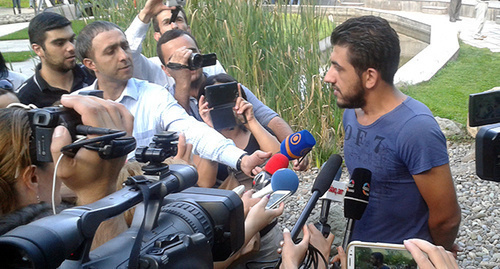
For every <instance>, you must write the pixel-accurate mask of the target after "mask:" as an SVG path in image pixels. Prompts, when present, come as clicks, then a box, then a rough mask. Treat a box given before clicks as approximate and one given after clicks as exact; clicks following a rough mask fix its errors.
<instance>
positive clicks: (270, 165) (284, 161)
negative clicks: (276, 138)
mask: <svg viewBox="0 0 500 269" xmlns="http://www.w3.org/2000/svg"><path fill="white" fill-rule="evenodd" d="M288 163H289V160H288V158H287V157H286V156H285V155H283V154H281V153H276V154H274V155H273V156H272V157H271V158H270V159H269V161H267V163H266V166H264V169H265V170H266V172H268V173H269V174H271V175H272V174H274V172H276V170H278V169H281V168H287V167H288Z"/></svg>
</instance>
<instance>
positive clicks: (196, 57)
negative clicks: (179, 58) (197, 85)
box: [188, 53, 203, 69]
mask: <svg viewBox="0 0 500 269" xmlns="http://www.w3.org/2000/svg"><path fill="white" fill-rule="evenodd" d="M188 64H189V67H190V68H191V69H198V68H201V66H202V64H203V57H202V56H201V54H199V53H193V54H191V58H189V61H188Z"/></svg>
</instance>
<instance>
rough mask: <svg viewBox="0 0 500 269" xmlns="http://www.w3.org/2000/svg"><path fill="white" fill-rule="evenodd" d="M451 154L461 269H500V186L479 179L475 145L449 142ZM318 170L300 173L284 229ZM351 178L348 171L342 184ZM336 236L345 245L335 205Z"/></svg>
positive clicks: (289, 225) (315, 217) (315, 215)
mask: <svg viewBox="0 0 500 269" xmlns="http://www.w3.org/2000/svg"><path fill="white" fill-rule="evenodd" d="M448 154H449V156H450V164H451V171H452V175H453V177H454V179H455V184H456V189H457V196H458V201H459V203H460V207H461V208H462V223H461V225H460V231H459V235H458V238H457V240H456V243H457V244H458V245H459V246H460V247H461V248H462V252H459V254H458V263H459V266H460V268H495V269H500V199H499V193H500V183H497V182H492V181H486V180H482V179H480V178H479V177H477V176H476V171H475V157H474V154H475V153H474V141H473V140H472V139H469V140H466V141H461V142H448ZM317 174H318V169H317V168H313V169H310V170H309V171H307V172H300V173H299V178H300V182H301V183H300V186H299V189H298V190H297V192H296V193H295V194H294V195H293V196H291V197H290V198H288V199H287V201H286V205H285V212H284V214H283V215H282V217H281V218H280V222H279V223H280V224H281V226H282V228H284V227H287V228H288V229H290V230H291V229H292V228H293V225H294V224H295V222H296V220H297V218H298V216H299V215H300V213H301V212H302V210H303V208H304V206H305V204H306V203H307V200H308V199H309V196H310V189H311V186H312V184H313V182H314V180H315V179H316V176H317ZM347 179H348V175H347V172H346V169H345V168H344V173H343V176H342V179H341V180H342V181H347ZM319 204H320V203H318V205H317V206H316V208H315V209H314V210H313V213H312V214H311V217H310V218H309V220H308V223H310V222H316V221H317V220H318V218H319V214H320V208H321V206H320V205H319ZM329 221H330V225H331V226H332V233H333V234H335V235H336V239H335V242H334V246H338V245H340V244H341V242H342V237H343V234H344V229H345V222H346V221H345V219H344V217H343V208H342V205H341V204H340V203H332V206H331V210H330V215H329Z"/></svg>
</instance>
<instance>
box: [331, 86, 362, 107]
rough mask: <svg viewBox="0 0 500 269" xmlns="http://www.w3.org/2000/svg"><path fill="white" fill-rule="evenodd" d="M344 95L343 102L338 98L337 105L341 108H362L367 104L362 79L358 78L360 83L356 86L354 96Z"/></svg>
mask: <svg viewBox="0 0 500 269" xmlns="http://www.w3.org/2000/svg"><path fill="white" fill-rule="evenodd" d="M334 88H335V86H334ZM342 97H343V101H344V102H343V103H339V102H338V98H337V106H338V107H340V108H361V107H364V106H365V105H366V99H365V89H364V88H363V85H362V83H361V81H360V80H358V85H357V87H356V91H355V93H354V95H352V96H345V95H342Z"/></svg>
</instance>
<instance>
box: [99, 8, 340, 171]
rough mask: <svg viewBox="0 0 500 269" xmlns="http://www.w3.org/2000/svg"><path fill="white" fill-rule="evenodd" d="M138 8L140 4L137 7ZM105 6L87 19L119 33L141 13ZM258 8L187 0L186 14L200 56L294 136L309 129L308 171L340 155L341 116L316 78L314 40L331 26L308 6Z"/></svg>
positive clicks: (148, 50)
mask: <svg viewBox="0 0 500 269" xmlns="http://www.w3.org/2000/svg"><path fill="white" fill-rule="evenodd" d="M144 2H145V1H144V0H142V1H141V0H138V1H137V7H139V9H140V8H141V7H142V6H144ZM107 3H108V4H103V2H102V1H95V2H94V5H95V8H94V9H93V15H94V16H95V18H96V19H101V20H107V21H112V22H114V23H116V24H117V25H119V26H121V27H122V28H123V29H125V28H126V27H128V25H129V24H130V22H131V21H132V19H133V18H134V17H135V15H136V14H137V13H138V11H139V9H136V8H134V6H133V4H132V2H131V1H130V2H127V1H124V0H118V7H119V9H117V8H116V7H115V5H114V4H110V3H112V2H107ZM261 3H262V1H255V0H254V1H243V0H190V1H188V4H187V5H186V7H185V9H186V12H187V13H188V21H189V22H190V25H191V29H192V33H193V34H194V36H195V37H196V39H197V41H198V44H199V46H200V49H201V50H202V52H204V53H209V52H215V53H217V57H218V59H219V61H220V62H221V63H222V65H223V66H224V67H225V69H226V71H227V72H228V73H229V74H230V75H232V76H234V77H235V78H236V79H237V80H238V81H239V82H241V83H242V84H244V85H246V86H247V87H248V88H250V89H251V90H252V91H253V92H254V93H255V95H256V96H257V97H258V98H259V99H260V100H262V101H263V102H264V103H265V104H266V105H267V106H269V107H270V108H272V109H274V110H275V111H276V112H278V113H279V114H280V115H281V116H282V118H284V119H285V120H286V121H287V122H288V123H289V124H290V125H291V126H292V128H293V129H294V130H296V131H298V130H302V129H307V130H309V131H310V132H311V133H312V134H313V135H314V137H315V138H316V140H317V142H318V143H317V145H316V147H315V149H314V150H313V152H312V155H313V159H314V163H313V165H320V164H321V163H322V162H323V161H325V160H326V159H327V158H328V157H329V156H330V155H331V154H332V153H334V152H337V151H338V149H339V147H338V145H339V142H338V141H339V139H338V137H339V129H340V118H341V113H340V111H339V110H338V109H337V107H336V104H335V99H334V96H333V94H332V91H330V90H329V89H328V88H326V87H325V86H324V85H323V84H322V75H321V74H320V67H322V66H324V65H325V60H324V59H325V58H327V57H324V56H323V57H322V56H321V52H320V49H319V41H320V36H325V33H328V34H329V33H330V32H331V31H332V29H333V28H334V25H333V24H328V23H325V19H324V14H322V13H321V11H319V9H318V10H316V9H315V7H314V6H312V5H311V6H306V5H302V6H300V7H298V10H297V12H296V13H292V10H291V7H290V6H286V5H279V4H278V5H276V6H270V7H269V8H268V7H266V6H263V5H262V4H261ZM302 4H305V3H302ZM150 31H151V29H150ZM151 36H152V35H148V37H147V39H146V41H145V42H144V43H143V52H144V54H145V55H146V56H148V57H149V56H154V55H155V48H156V42H155V41H154V40H153V39H152V38H151ZM328 53H329V52H327V54H328Z"/></svg>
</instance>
